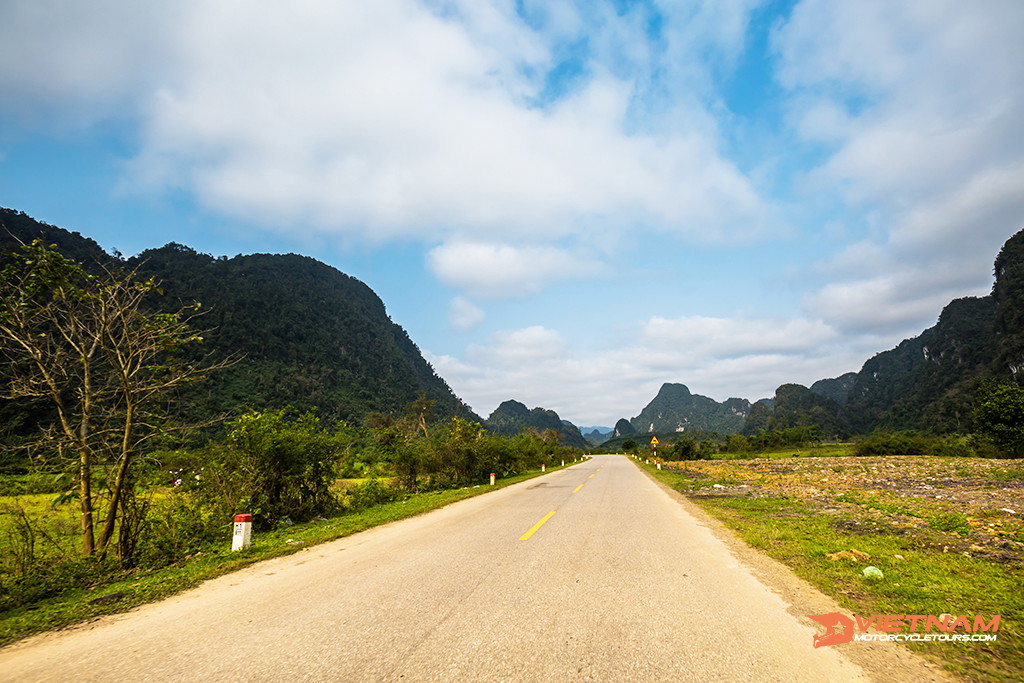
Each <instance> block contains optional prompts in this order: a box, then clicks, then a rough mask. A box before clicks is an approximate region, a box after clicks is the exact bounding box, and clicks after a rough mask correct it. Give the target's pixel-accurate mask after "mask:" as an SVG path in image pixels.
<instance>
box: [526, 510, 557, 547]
mask: <svg viewBox="0 0 1024 683" xmlns="http://www.w3.org/2000/svg"><path fill="white" fill-rule="evenodd" d="M554 514H555V511H554V510H552V511H551V512H549V513H548V514H546V515H544V517H543V518H541V520H540V521H539V522H537V523H536V524H534V525H533V526H532V527H530V530H529V531H527V532H526V533H525V534H523V535H522V536H520V537H519V540H520V541H525V540H526V539H528V538H530V536H533V535H534V534H535V533H537V529H540V528H541V527H542V526H544V523H545V522H547V521H548V520H549V519H551V516H552V515H554Z"/></svg>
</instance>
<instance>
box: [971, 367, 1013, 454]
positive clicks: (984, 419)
mask: <svg viewBox="0 0 1024 683" xmlns="http://www.w3.org/2000/svg"><path fill="white" fill-rule="evenodd" d="M974 428H975V429H976V430H977V431H979V432H981V433H982V434H986V435H988V436H989V437H991V438H992V441H994V442H995V444H996V445H997V446H999V447H1000V448H1002V449H1004V450H1006V451H1009V452H1010V453H1012V454H1013V456H1014V457H1021V456H1022V455H1024V388H1021V387H1020V386H1018V385H1016V384H1012V383H1011V384H987V385H984V386H982V387H981V389H980V390H979V392H978V403H977V405H976V406H975V408H974Z"/></svg>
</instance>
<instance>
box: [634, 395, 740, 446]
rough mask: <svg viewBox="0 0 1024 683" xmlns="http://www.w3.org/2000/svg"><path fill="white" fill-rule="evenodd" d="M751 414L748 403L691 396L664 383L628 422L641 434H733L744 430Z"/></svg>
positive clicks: (734, 399)
mask: <svg viewBox="0 0 1024 683" xmlns="http://www.w3.org/2000/svg"><path fill="white" fill-rule="evenodd" d="M749 413H750V402H749V401H747V400H746V399H742V398H730V399H729V400H727V401H725V402H724V403H719V402H718V401H715V400H714V399H711V398H708V397H707V396H701V395H700V394H692V393H690V390H689V389H688V388H687V387H686V385H683V384H670V383H666V384H663V385H662V387H661V390H660V391H659V392H658V395H657V396H655V397H654V399H653V400H652V401H651V402H650V403H648V404H647V406H646V407H645V408H644V409H643V410H642V411H640V414H639V415H637V416H636V417H634V418H633V419H632V420H630V424H632V425H633V428H634V429H635V430H636V431H638V432H641V433H653V432H684V431H688V432H692V431H704V432H718V433H719V434H735V433H737V432H739V431H740V430H741V429H742V428H743V423H744V420H745V419H746V417H747V415H748V414H749Z"/></svg>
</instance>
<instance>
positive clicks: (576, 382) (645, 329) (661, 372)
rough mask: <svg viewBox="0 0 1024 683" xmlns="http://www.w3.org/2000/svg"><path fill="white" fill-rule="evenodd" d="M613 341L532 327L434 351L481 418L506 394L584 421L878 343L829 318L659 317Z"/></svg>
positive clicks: (729, 392) (833, 359)
mask: <svg viewBox="0 0 1024 683" xmlns="http://www.w3.org/2000/svg"><path fill="white" fill-rule="evenodd" d="M624 339H627V340H629V341H627V342H626V343H624V344H621V345H617V346H616V347H615V348H604V349H596V350H583V349H580V348H578V347H576V346H574V345H572V344H570V343H569V342H568V340H567V338H566V337H565V336H564V335H563V334H562V333H560V332H558V331H556V330H551V329H548V328H544V327H539V326H534V327H529V328H525V329H522V330H513V331H507V332H503V333H499V334H496V335H494V336H493V337H492V338H491V339H490V340H489V341H488V342H487V343H486V344H479V345H473V346H470V347H468V348H467V349H466V351H465V353H464V354H462V355H461V357H455V356H452V355H450V354H448V355H434V354H430V353H429V352H427V354H426V355H427V358H428V360H429V361H430V362H431V363H432V364H433V365H434V368H435V369H436V370H437V372H438V374H440V375H441V376H442V377H444V378H445V379H446V380H447V381H448V383H449V384H450V385H451V386H452V388H453V389H454V390H455V392H456V393H457V394H458V395H459V396H461V397H462V398H463V399H464V400H466V401H467V403H469V405H471V406H473V407H474V408H475V409H476V410H477V411H478V412H479V413H480V414H481V415H482V416H483V417H486V416H487V414H488V413H489V412H490V411H491V410H493V409H494V408H495V407H496V406H497V405H498V404H500V403H501V402H502V401H505V400H508V399H510V398H514V399H516V400H518V401H521V402H523V403H525V404H527V405H531V406H541V407H544V408H549V409H552V410H554V411H556V412H557V413H558V414H559V416H561V417H562V418H563V419H568V420H571V421H574V422H576V423H577V424H606V425H607V426H612V425H614V423H615V421H616V420H618V419H619V418H621V417H627V418H629V417H633V416H635V415H637V414H639V412H640V411H641V410H642V409H643V407H644V406H645V405H647V403H649V402H650V401H651V399H653V398H654V396H655V395H656V394H657V391H658V389H659V388H660V386H661V385H662V384H663V383H665V382H680V383H683V384H686V385H687V386H688V387H689V388H690V390H691V391H693V392H694V393H698V394H703V395H705V396H711V397H712V398H715V399H716V400H719V401H724V400H725V399H727V398H730V397H733V396H738V397H743V398H748V399H750V400H757V399H759V398H764V397H766V396H772V395H774V393H775V389H776V388H777V387H778V386H779V385H781V384H784V383H788V382H800V383H805V384H807V385H810V384H811V383H813V382H815V381H817V380H819V379H824V378H827V377H835V376H838V375H840V374H842V373H845V372H849V371H856V370H859V369H860V366H861V365H862V364H863V362H864V361H865V360H867V358H868V356H869V355H870V353H869V350H871V349H873V347H862V346H857V345H856V344H855V345H852V347H850V346H842V345H841V344H840V343H839V342H840V340H839V339H838V337H837V335H836V333H835V331H834V330H832V329H831V328H830V327H829V326H828V325H826V324H824V323H822V322H821V321H817V320H808V319H799V318H795V319H781V320H767V319H727V318H707V317H686V318H680V319H666V318H661V317H655V318H652V319H650V320H649V321H647V322H646V323H644V324H642V325H637V326H633V327H631V328H629V329H627V330H625V333H624Z"/></svg>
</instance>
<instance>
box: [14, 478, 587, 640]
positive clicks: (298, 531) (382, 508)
mask: <svg viewBox="0 0 1024 683" xmlns="http://www.w3.org/2000/svg"><path fill="white" fill-rule="evenodd" d="M567 466H568V465H567ZM558 469H561V468H560V467H557V466H556V467H551V468H548V470H547V471H548V472H549V473H550V472H553V471H556V470H558ZM540 475H541V473H540V472H539V471H536V472H530V473H527V474H522V475H518V476H515V477H509V478H507V479H499V480H498V481H497V482H496V484H495V485H494V486H488V485H480V486H473V487H467V488H461V489H452V490H444V491H434V492H429V493H419V494H414V495H411V496H409V497H408V498H406V499H405V500H402V501H398V502H393V503H386V504H383V505H378V506H375V507H372V508H368V509H366V510H362V511H360V512H354V513H349V514H344V515H339V516H337V517H333V518H330V519H327V520H323V521H318V522H311V523H308V524H297V525H294V526H290V527H287V528H283V529H278V530H275V531H270V532H266V533H260V534H254V535H253V541H252V546H251V547H250V548H248V549H246V550H242V551H238V552H231V550H230V546H231V537H230V531H229V532H228V534H226V536H225V539H224V546H223V548H221V549H218V550H215V551H202V552H197V553H196V554H194V555H192V556H190V557H187V558H183V559H182V560H181V561H180V562H179V563H178V564H176V565H174V566H169V567H164V568H162V569H156V570H150V571H138V572H128V571H126V572H122V573H121V576H120V577H118V578H116V579H115V580H111V581H105V582H103V583H99V584H89V583H88V579H86V583H85V584H84V585H81V584H82V581H81V579H80V578H78V577H73V576H70V575H69V580H68V585H69V586H76V587H74V588H69V589H68V590H66V591H64V592H62V593H61V594H60V595H58V596H54V597H51V598H47V599H44V600H40V601H37V602H34V603H32V604H30V605H25V606H22V607H19V608H16V609H11V610H8V611H6V612H2V613H0V645H6V644H8V643H11V642H13V641H15V640H18V639H21V638H25V637H27V636H29V635H33V634H35V633H40V632H43V631H48V630H52V629H57V628H61V627H64V626H68V625H70V624H75V623H78V622H82V621H87V620H89V619H93V618H96V617H99V616H102V615H105V614H112V613H116V612H124V611H127V610H129V609H131V608H133V607H137V606H139V605H143V604H146V603H149V602H154V601H156V600H160V599H162V598H166V597H168V596H171V595H174V594H175V593H179V592H181V591H184V590H187V589H189V588H193V587H195V586H197V585H199V584H200V583H202V582H203V581H206V580H207V579H211V578H214V577H217V576H221V575H223V574H227V573H229V572H232V571H235V570H237V569H241V568H242V567H246V566H248V565H251V564H254V563H256V562H260V561H262V560H268V559H271V558H275V557H281V556H283V555H290V554H292V553H294V552H297V551H299V550H301V549H303V548H308V547H310V546H314V545H317V544H319V543H325V542H327V541H333V540H336V539H339V538H343V537H345V536H350V535H352V534H355V533H358V532H360V531H365V530H367V529H371V528H373V527H376V526H380V525H382V524H387V523H389V522H394V521H397V520H400V519H405V518H407V517H413V516H416V515H420V514H423V513H425V512H429V511H431V510H436V509H438V508H441V507H444V506H445V505H449V504H451V503H454V502H457V501H460V500H464V499H466V498H471V497H473V496H477V495H480V494H483V493H488V492H491V491H495V490H497V489H500V488H504V487H506V486H511V485H512V484H516V483H518V482H521V481H525V480H527V479H531V478H533V477H537V476H540ZM17 498H18V500H19V501H24V500H25V499H27V501H26V505H29V506H31V507H32V508H33V509H35V510H37V511H45V510H46V509H47V508H48V507H49V502H50V501H51V500H52V499H53V496H52V495H47V494H41V495H39V496H31V497H25V496H18V497H17ZM0 500H2V499H0ZM4 540H5V539H2V538H0V543H3V541H4ZM88 562H89V561H88V560H82V563H88ZM74 568H77V569H82V570H83V572H84V575H85V576H88V570H87V568H83V567H82V566H81V565H76V566H75V567H74ZM74 568H69V570H68V571H69V573H70V572H72V571H73V569H74ZM76 579H77V580H76ZM0 588H2V585H0ZM105 596H115V597H113V598H111V599H110V600H108V601H105V602H100V603H94V602H92V601H94V600H96V599H98V598H103V597H105Z"/></svg>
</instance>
